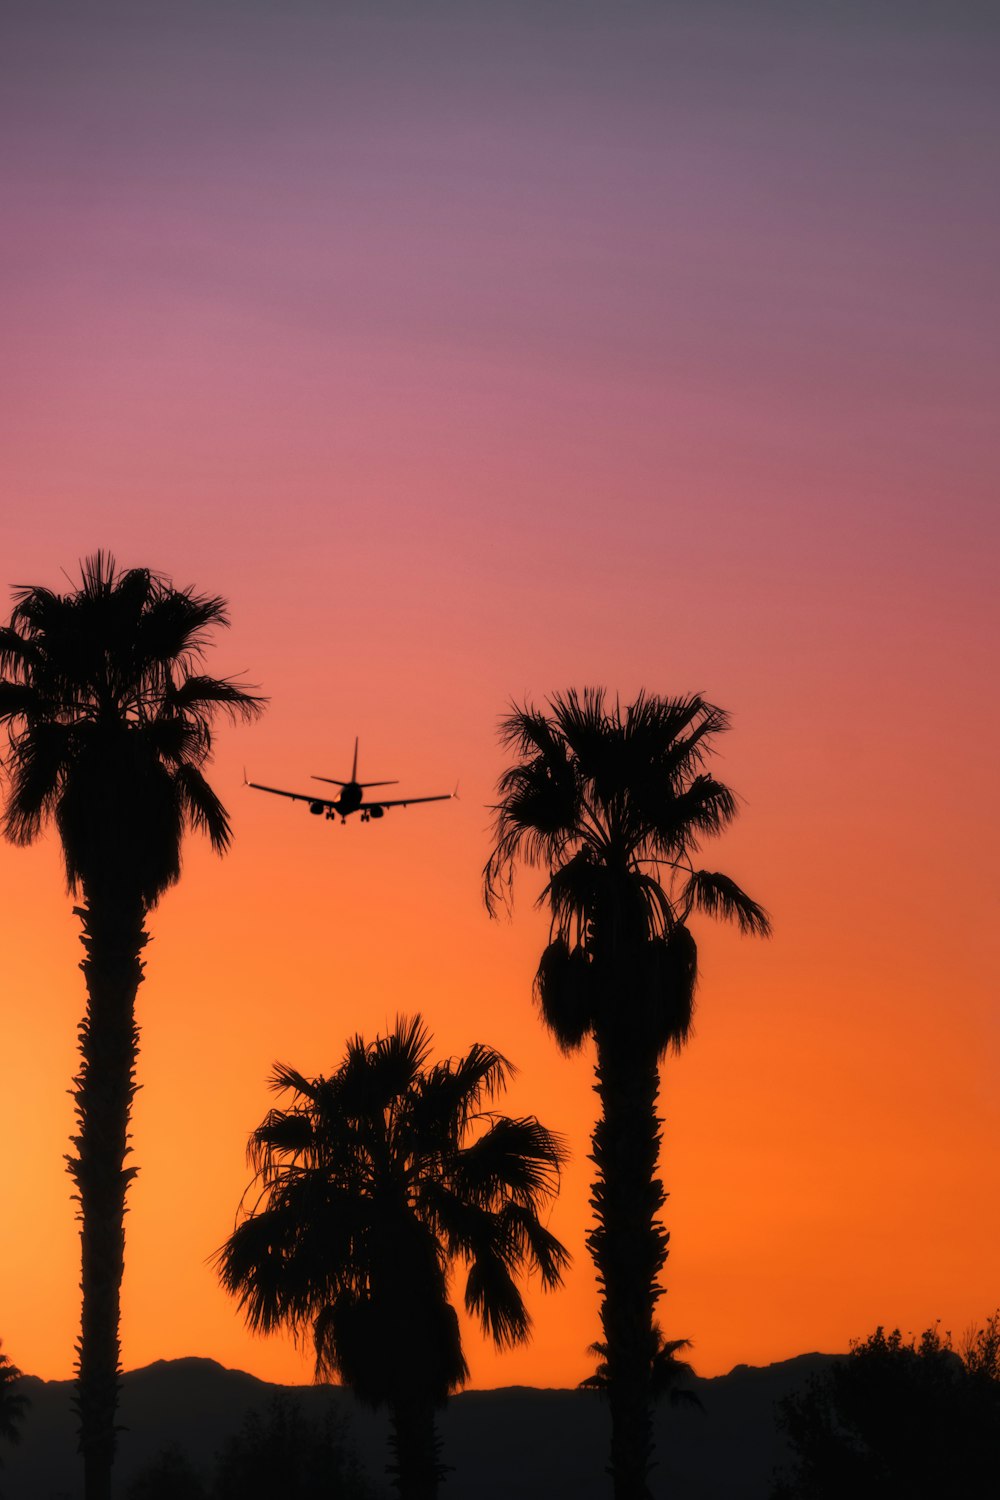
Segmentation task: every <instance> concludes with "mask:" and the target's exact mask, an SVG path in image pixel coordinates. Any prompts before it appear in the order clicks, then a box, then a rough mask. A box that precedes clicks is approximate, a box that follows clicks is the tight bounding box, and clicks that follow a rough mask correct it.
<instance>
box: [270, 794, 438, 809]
mask: <svg viewBox="0 0 1000 1500" xmlns="http://www.w3.org/2000/svg"><path fill="white" fill-rule="evenodd" d="M286 795H288V794H287V793H286ZM453 797H454V793H453V792H439V793H438V795H437V796H436V797H396V798H392V799H390V800H389V801H386V802H362V804H361V806H360V807H359V808H358V811H359V812H367V811H368V810H369V808H372V807H409V806H410V803H411V802H451V800H452V798H453Z"/></svg>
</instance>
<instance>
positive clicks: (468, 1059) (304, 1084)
mask: <svg viewBox="0 0 1000 1500" xmlns="http://www.w3.org/2000/svg"><path fill="white" fill-rule="evenodd" d="M430 1050H431V1038H430V1036H429V1034H428V1032H427V1030H426V1028H425V1027H424V1024H423V1021H422V1020H421V1018H420V1017H419V1016H415V1017H413V1018H412V1019H411V1020H404V1019H402V1018H400V1019H398V1020H397V1022H396V1025H395V1028H394V1029H393V1030H392V1031H391V1032H390V1033H389V1034H388V1035H387V1036H384V1037H377V1038H376V1039H375V1041H373V1042H366V1041H365V1040H364V1039H363V1038H362V1037H360V1036H355V1037H354V1038H353V1040H351V1041H350V1042H348V1045H347V1052H346V1055H345V1057H344V1060H343V1062H342V1063H341V1064H340V1066H339V1067H338V1068H337V1070H336V1071H335V1072H334V1073H333V1074H332V1075H331V1076H330V1077H329V1078H323V1077H320V1078H317V1079H308V1078H304V1077H303V1076H302V1074H301V1073H297V1072H296V1071H295V1070H294V1069H293V1068H287V1067H278V1068H277V1069H276V1070H275V1073H274V1076H273V1079H272V1087H273V1088H274V1089H275V1090H277V1091H279V1092H282V1091H285V1090H290V1091H291V1092H292V1096H293V1097H292V1103H291V1105H290V1106H289V1107H288V1108H285V1109H273V1110H271V1111H270V1113H269V1114H268V1115H267V1118H266V1119H265V1120H264V1122H263V1124H261V1125H260V1126H259V1127H258V1128H257V1129H256V1130H255V1131H254V1133H253V1135H252V1136H251V1138H250V1145H249V1150H248V1156H249V1160H250V1162H251V1165H252V1166H253V1167H254V1169H255V1178H254V1182H253V1184H252V1186H251V1188H250V1189H249V1192H250V1193H251V1195H252V1207H251V1208H250V1209H249V1210H248V1211H247V1212H246V1213H245V1214H244V1216H243V1218H242V1219H241V1222H240V1223H239V1224H238V1225H237V1227H236V1229H235V1230H234V1232H233V1234H232V1235H231V1237H230V1239H229V1240H228V1241H227V1242H226V1244H225V1245H224V1246H223V1247H222V1249H221V1250H220V1251H219V1252H218V1256H217V1264H218V1268H219V1274H220V1277H221V1279H222V1283H223V1285H224V1286H225V1288H226V1290H227V1291H228V1292H230V1293H232V1294H233V1295H234V1296H235V1297H236V1298H237V1299H238V1302H239V1305H240V1307H241V1308H242V1309H243V1311H244V1314H245V1316H246V1319H247V1322H248V1323H249V1325H250V1326H251V1328H253V1329H255V1330H258V1331H262V1332H265V1333H266V1332H269V1331H270V1330H272V1329H274V1328H276V1327H277V1326H279V1325H280V1324H286V1325H290V1326H291V1327H292V1328H293V1329H295V1330H296V1332H298V1333H304V1332H306V1331H307V1330H311V1332H312V1337H313V1342H314V1346H315V1351H316V1372H317V1376H318V1377H319V1378H331V1377H339V1378H340V1379H341V1381H342V1382H343V1383H344V1384H345V1385H347V1386H349V1387H350V1388H351V1389H352V1390H353V1391H354V1392H355V1394H356V1395H357V1396H358V1397H359V1399H361V1400H362V1401H364V1402H366V1403H368V1404H369V1405H371V1406H374V1407H382V1406H385V1407H388V1409H389V1414H390V1421H391V1427H392V1441H393V1449H394V1458H395V1462H394V1465H393V1466H392V1468H391V1470H390V1472H392V1473H393V1474H394V1476H395V1481H396V1485H397V1487H398V1490H399V1494H400V1496H401V1497H402V1500H432V1497H433V1496H434V1495H435V1494H436V1493H437V1484H438V1479H439V1477H440V1472H441V1471H440V1469H439V1467H438V1462H437V1457H438V1444H437V1437H436V1433H435V1410H436V1409H437V1408H439V1407H441V1406H442V1405H443V1404H444V1403H445V1401H446V1400H447V1398H448V1396H449V1395H450V1394H451V1392H452V1391H454V1390H456V1389H457V1388H458V1387H459V1386H460V1385H462V1384H463V1382H464V1380H465V1378H466V1375H467V1373H468V1371H467V1367H466V1363H465V1358H464V1355H463V1353H462V1343H461V1338H460V1336H459V1327H458V1318H457V1315H456V1313H455V1310H454V1308H453V1307H452V1305H451V1302H450V1300H449V1277H450V1269H451V1267H452V1265H453V1263H455V1262H456V1261H460V1262H463V1263H464V1264H465V1265H466V1267H467V1276H466V1282H465V1306H466V1308H467V1309H468V1310H469V1312H470V1313H473V1314H476V1315H478V1317H479V1319H480V1322H481V1323H482V1326H483V1329H484V1330H485V1332H486V1333H487V1334H488V1335H489V1336H490V1337H491V1338H492V1339H493V1341H494V1343H495V1344H496V1345H497V1346H498V1347H500V1348H504V1347H508V1346H511V1345H514V1344H517V1343H520V1342H521V1341H522V1340H524V1339H525V1338H527V1336H528V1332H529V1328H530V1320H529V1317H528V1312H527V1309H526V1307H525V1305H524V1301H523V1298H522V1296H521V1292H520V1290H519V1287H518V1283H517V1277H518V1275H519V1273H520V1272H521V1271H522V1270H524V1269H525V1268H529V1269H534V1270H537V1271H538V1272H539V1274H540V1277H541V1282H542V1285H543V1287H546V1288H550V1287H554V1286H557V1285H558V1284H559V1282H560V1281H561V1279H562V1271H563V1268H564V1267H565V1265H566V1263H567V1259H568V1257H567V1254H566V1251H565V1250H564V1249H563V1247H562V1245H561V1244H560V1243H559V1241H558V1240H557V1239H556V1238H555V1237H554V1236H553V1235H552V1234H551V1233H550V1232H549V1231H548V1230H547V1229H546V1228H545V1227H544V1226H543V1224H542V1223H541V1220H540V1218H539V1214H540V1212H541V1210H542V1209H543V1208H544V1207H545V1206H546V1205H547V1204H548V1203H549V1202H550V1201H551V1200H552V1199H553V1197H554V1196H555V1193H556V1191H557V1189H558V1181H559V1170H560V1166H561V1164H562V1161H563V1157H564V1152H563V1148H562V1145H561V1143H560V1141H559V1138H558V1137H557V1136H555V1135H553V1134H552V1133H551V1132H550V1131H548V1130H546V1129H545V1128H544V1126H542V1125H541V1124H539V1122H538V1120H537V1119H535V1118H534V1117H533V1116H527V1117H524V1118H520V1119H512V1118H509V1117H508V1116H505V1115H502V1114H498V1113H496V1112H495V1111H494V1110H492V1109H491V1108H490V1107H489V1106H490V1105H491V1104H492V1102H493V1100H494V1099H495V1098H496V1096H497V1095H498V1094H499V1093H500V1092H501V1091H502V1090H503V1089H504V1087H505V1086H506V1083H507V1080H508V1078H509V1077H510V1076H511V1073H512V1071H513V1070H512V1068H511V1065H510V1064H509V1063H508V1062H507V1061H506V1060H505V1059H504V1058H503V1057H501V1055H500V1054H499V1053H498V1052H495V1051H494V1050H493V1049H492V1048H491V1047H486V1046H482V1045H480V1044H478V1043H477V1044H476V1045H475V1046H473V1047H471V1048H470V1049H469V1051H468V1052H467V1053H466V1054H465V1056H464V1057H460V1058H457V1059H451V1060H449V1061H447V1062H438V1063H433V1064H430V1063H429V1061H428V1059H429V1057H430Z"/></svg>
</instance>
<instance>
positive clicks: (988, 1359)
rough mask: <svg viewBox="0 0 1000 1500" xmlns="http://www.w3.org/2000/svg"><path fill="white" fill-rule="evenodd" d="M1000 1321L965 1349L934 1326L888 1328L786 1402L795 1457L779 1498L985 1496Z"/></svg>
mask: <svg viewBox="0 0 1000 1500" xmlns="http://www.w3.org/2000/svg"><path fill="white" fill-rule="evenodd" d="M998 1377H1000V1324H998V1315H996V1314H994V1316H993V1317H992V1318H990V1319H989V1320H988V1321H987V1324H986V1326H985V1328H982V1329H978V1330H975V1329H974V1330H972V1331H971V1333H970V1334H969V1335H967V1336H966V1340H965V1342H964V1344H963V1350H962V1354H958V1353H956V1352H955V1350H954V1349H953V1348H952V1345H951V1337H950V1335H948V1334H945V1335H944V1337H943V1338H942V1336H941V1334H940V1333H939V1332H938V1330H937V1328H928V1329H926V1330H925V1332H924V1333H923V1334H921V1336H920V1339H919V1340H914V1339H913V1338H912V1337H911V1339H910V1341H909V1342H907V1341H906V1340H904V1338H903V1336H902V1334H901V1333H900V1331H899V1329H898V1328H896V1329H894V1330H893V1331H892V1333H889V1334H887V1333H886V1332H885V1330H884V1329H883V1328H881V1327H879V1328H877V1329H876V1330H875V1332H874V1333H873V1334H871V1335H870V1337H869V1338H867V1339H865V1340H864V1341H863V1342H860V1343H856V1344H854V1345H852V1348H851V1353H850V1354H849V1355H848V1356H847V1357H846V1358H845V1359H843V1360H838V1361H837V1363H836V1364H834V1365H832V1366H831V1367H830V1368H829V1369H828V1370H827V1371H826V1372H825V1373H824V1374H822V1375H820V1376H814V1377H813V1378H812V1380H811V1381H810V1382H809V1384H808V1385H807V1387H806V1389H805V1390H804V1391H802V1392H799V1393H797V1394H795V1395H792V1396H789V1397H788V1398H787V1399H786V1400H784V1401H782V1402H779V1404H778V1421H779V1426H780V1427H781V1428H782V1429H783V1430H784V1433H785V1436H786V1437H787V1439H788V1443H789V1446H790V1447H791V1449H792V1452H793V1455H794V1461H793V1465H792V1468H791V1471H790V1472H789V1473H788V1474H787V1475H784V1476H782V1477H781V1478H779V1480H778V1482H777V1484H776V1486H775V1488H774V1490H773V1492H772V1500H842V1497H843V1496H845V1495H850V1496H851V1500H884V1497H886V1496H889V1495H899V1496H904V1495H905V1496H906V1497H907V1500H931V1497H934V1500H937V1497H951V1496H955V1495H967V1494H968V1495H973V1494H978V1493H980V1492H981V1491H982V1489H983V1478H982V1476H984V1475H986V1474H989V1473H994V1474H995V1473H996V1469H997V1460H996V1455H997V1452H998V1450H1000V1378H998Z"/></svg>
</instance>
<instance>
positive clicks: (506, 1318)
mask: <svg viewBox="0 0 1000 1500" xmlns="http://www.w3.org/2000/svg"><path fill="white" fill-rule="evenodd" d="M465 1306H466V1309H467V1311H468V1312H469V1313H471V1314H472V1315H473V1316H475V1317H478V1318H479V1321H480V1323H481V1324H482V1328H483V1332H484V1333H486V1334H488V1335H489V1337H490V1338H491V1339H492V1340H493V1342H494V1343H495V1344H496V1346H497V1348H498V1349H513V1348H514V1347H515V1346H516V1345H517V1344H521V1343H523V1342H524V1340H525V1339H526V1338H527V1337H528V1332H529V1330H530V1328H531V1319H530V1317H529V1316H528V1309H527V1308H526V1307H525V1305H524V1298H523V1297H522V1296H521V1293H520V1292H519V1290H518V1287H517V1283H516V1282H515V1280H514V1278H513V1276H512V1275H511V1273H510V1269H509V1267H508V1265H507V1262H506V1261H505V1259H504V1258H503V1256H502V1255H499V1254H497V1253H496V1251H495V1249H493V1248H492V1247H490V1246H483V1247H482V1248H481V1249H480V1250H479V1252H478V1254H477V1255H476V1257H475V1259H474V1260H473V1262H472V1264H471V1265H470V1267H469V1274H468V1276H467V1278H466V1282H465Z"/></svg>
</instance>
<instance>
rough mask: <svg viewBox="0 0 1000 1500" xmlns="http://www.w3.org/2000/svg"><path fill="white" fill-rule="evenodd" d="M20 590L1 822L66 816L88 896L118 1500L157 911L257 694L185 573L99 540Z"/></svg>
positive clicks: (75, 868) (104, 1483)
mask: <svg viewBox="0 0 1000 1500" xmlns="http://www.w3.org/2000/svg"><path fill="white" fill-rule="evenodd" d="M14 599H15V605H14V610H13V613H12V614H11V617H10V621H9V623H8V624H7V625H6V626H4V627H2V628H0V723H4V724H5V725H6V727H7V733H8V739H9V751H8V754H7V757H6V760H5V771H6V777H7V783H8V784H7V797H6V804H5V807H4V812H3V820H2V827H3V831H4V833H5V835H6V836H7V838H8V839H10V840H11V841H12V842H13V843H15V844H30V843H31V842H32V841H33V840H34V839H36V838H37V837H38V836H39V834H40V833H41V832H42V830H43V829H44V828H45V827H46V826H47V825H48V823H49V822H51V821H53V820H54V822H55V825H56V829H57V831H58V833H59V837H60V840H61V842H62V850H63V856H64V860H65V866H66V878H67V881H68V884H69V889H70V891H71V892H72V893H73V894H76V895H79V896H80V898H81V900H80V905H79V906H76V907H74V911H75V912H76V914H77V915H78V916H79V918H80V921H81V924H82V927H83V933H82V938H81V941H82V943H83V946H84V950H85V954H86V956H85V958H84V960H83V963H82V965H81V967H82V969H83V972H84V975H85V978H86V984H87V1010H86V1015H85V1017H84V1019H83V1021H82V1023H81V1026H80V1050H81V1054H82V1060H81V1064H80V1071H79V1073H78V1075H77V1077H76V1079H75V1080H74V1082H75V1093H74V1098H75V1101H76V1115H77V1120H78V1130H79V1133H78V1134H77V1135H76V1136H74V1138H73V1145H74V1146H75V1148H76V1149H75V1154H74V1155H72V1156H71V1157H69V1158H68V1160H69V1170H70V1173H71V1175H72V1177H73V1180H74V1183H75V1184H76V1188H77V1194H78V1198H79V1203H80V1219H81V1232H80V1238H81V1249H82V1266H83V1269H82V1277H81V1287H82V1291H83V1312H82V1327H81V1336H80V1341H79V1345H78V1364H77V1407H78V1412H79V1417H80V1450H81V1452H82V1454H83V1460H84V1474H85V1491H86V1497H87V1500H108V1496H109V1495H110V1490H111V1465H112V1461H113V1459H114V1452H115V1411H116V1408H117V1402H118V1360H119V1342H118V1321H119V1299H120V1289H121V1279H122V1269H123V1260H124V1248H125V1230H124V1212H125V1194H126V1189H127V1187H128V1184H129V1182H130V1180H131V1179H132V1177H133V1176H134V1175H135V1169H134V1168H132V1167H129V1168H126V1167H125V1166H124V1159H125V1156H126V1154H127V1152H128V1150H129V1146H128V1123H129V1114H130V1109H131V1104H132V1098H133V1095H134V1093H135V1061H136V1055H137V1050H138V1030H137V1027H136V1023H135V996H136V991H137V989H138V986H139V984H140V982H141V980H142V971H143V967H144V966H143V962H142V959H141V954H142V950H143V948H144V947H145V945H146V941H147V935H146V928H145V922H146V916H147V913H148V912H149V911H150V910H151V908H152V907H154V906H155V905H156V903H157V901H158V900H159V898H160V896H161V895H162V894H163V892H164V891H165V890H167V888H168V887H169V886H171V885H173V884H174V882H175V881H176V880H177V879H178V877H179V875H180V869H181V839H182V835H183V833H184V831H185V829H186V828H188V827H194V828H198V829H201V830H202V831H203V832H205V833H207V834H208V836H209V838H210V840H211V842H212V845H213V847H214V848H215V849H216V850H217V852H218V853H220V854H221V853H223V852H224V851H225V850H226V849H227V848H228V846H229V842H230V826H229V819H228V817H227V815H226V810H225V808H224V807H223V805H222V803H221V802H220V801H219V799H218V797H217V796H216V795H215V793H214V792H213V791H212V789H211V787H210V786H209V784H208V782H207V781H206V780H205V778H204V776H203V774H202V769H201V768H202V766H203V765H204V764H205V762H206V761H207V760H208V759H209V757H210V753H211V749H212V727H211V726H212V721H213V718H214V716H215V715H216V713H217V712H218V711H219V710H222V711H223V712H225V713H227V714H228V715H230V717H237V716H238V717H242V718H244V719H247V718H251V717H252V716H253V715H254V714H255V713H257V712H258V710H259V709H260V707H261V700H260V699H258V698H254V697H252V696H251V695H250V694H249V693H247V692H246V691H245V689H244V688H243V687H241V686H240V685H238V684H237V683H235V682H232V681H229V680H225V679H220V678H215V677H207V676H204V675H203V674H202V673H201V672H200V671H199V670H198V667H199V665H200V659H201V656H202V653H203V650H204V647H205V646H206V644H207V642H208V639H209V636H210V633H211V631H212V629H213V628H214V627H217V626H223V625H226V624H228V619H227V616H226V607H225V603H224V601H223V600H222V599H218V598H212V597H209V596H207V595H199V594H195V593H193V592H192V591H191V590H190V589H175V588H174V587H173V586H172V585H171V584H170V583H169V581H168V580H167V579H165V578H163V577H161V576H159V575H157V574H155V573H151V572H150V571H149V570H148V569H146V568H131V569H128V570H120V569H119V568H118V567H117V565H116V563H115V561H114V559H113V558H112V557H111V556H110V555H108V554H107V553H103V552H98V553H96V554H95V555H94V556H93V557H89V558H88V559H87V560H86V562H84V563H83V565H82V568H81V579H80V585H79V587H78V588H73V589H72V590H71V591H70V592H68V593H65V594H58V593H54V592H52V591H51V590H50V589H46V588H38V587H32V588H18V589H16V590H15V593H14Z"/></svg>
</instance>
